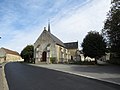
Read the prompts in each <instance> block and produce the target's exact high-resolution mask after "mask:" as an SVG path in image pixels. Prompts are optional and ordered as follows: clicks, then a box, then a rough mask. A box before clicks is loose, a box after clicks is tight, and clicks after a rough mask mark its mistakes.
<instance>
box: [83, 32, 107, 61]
mask: <svg viewBox="0 0 120 90" xmlns="http://www.w3.org/2000/svg"><path fill="white" fill-rule="evenodd" d="M82 47H83V53H84V56H85V57H86V56H88V57H91V58H95V61H96V59H98V58H100V57H102V56H103V55H105V52H106V43H105V40H104V39H103V37H102V35H100V34H99V33H98V32H96V31H91V32H88V34H87V35H86V37H85V38H84V40H83V43H82ZM96 63H97V61H96Z"/></svg>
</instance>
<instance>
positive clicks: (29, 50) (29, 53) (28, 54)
mask: <svg viewBox="0 0 120 90" xmlns="http://www.w3.org/2000/svg"><path fill="white" fill-rule="evenodd" d="M33 54H34V46H33V45H27V46H26V47H25V48H24V49H23V50H22V51H21V57H22V58H23V59H24V61H25V62H33Z"/></svg>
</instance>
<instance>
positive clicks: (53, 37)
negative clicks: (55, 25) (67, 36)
mask: <svg viewBox="0 0 120 90" xmlns="http://www.w3.org/2000/svg"><path fill="white" fill-rule="evenodd" d="M46 32H47V34H49V35H50V37H51V38H52V39H53V41H54V42H55V43H56V44H58V45H60V46H63V47H65V45H64V43H63V42H62V41H61V40H60V39H58V38H57V37H56V36H54V35H53V34H51V33H50V32H48V31H46Z"/></svg>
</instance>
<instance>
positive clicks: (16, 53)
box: [1, 48, 20, 56]
mask: <svg viewBox="0 0 120 90" xmlns="http://www.w3.org/2000/svg"><path fill="white" fill-rule="evenodd" d="M1 49H3V50H4V51H5V52H6V53H7V54H13V55H18V56H20V55H19V53H18V52H16V51H13V50H9V49H6V48H1Z"/></svg>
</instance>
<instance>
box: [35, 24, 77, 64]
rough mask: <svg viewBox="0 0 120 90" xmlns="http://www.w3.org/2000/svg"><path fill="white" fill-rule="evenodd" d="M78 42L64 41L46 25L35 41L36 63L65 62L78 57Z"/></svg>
mask: <svg viewBox="0 0 120 90" xmlns="http://www.w3.org/2000/svg"><path fill="white" fill-rule="evenodd" d="M77 50H78V42H71V43H63V42H62V41H61V40H60V39H58V38H57V37H56V36H54V35H53V34H52V33H51V32H50V24H48V30H46V27H44V30H43V32H42V33H41V35H40V36H39V37H38V39H37V40H36V42H35V43H34V58H35V63H41V62H46V63H52V61H54V63H63V62H68V61H69V60H71V59H74V58H75V57H76V52H77Z"/></svg>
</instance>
